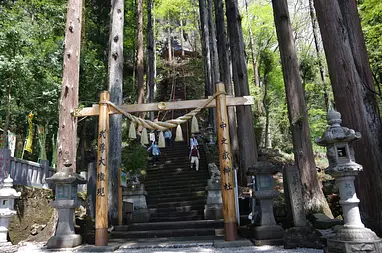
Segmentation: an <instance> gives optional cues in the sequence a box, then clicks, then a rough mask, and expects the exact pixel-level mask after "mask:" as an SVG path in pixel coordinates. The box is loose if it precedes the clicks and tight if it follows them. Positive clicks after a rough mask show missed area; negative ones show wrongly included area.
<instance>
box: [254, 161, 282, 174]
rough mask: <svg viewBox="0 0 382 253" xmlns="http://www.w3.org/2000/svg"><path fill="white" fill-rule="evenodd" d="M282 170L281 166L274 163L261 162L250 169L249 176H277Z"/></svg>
mask: <svg viewBox="0 0 382 253" xmlns="http://www.w3.org/2000/svg"><path fill="white" fill-rule="evenodd" d="M281 169H282V168H281V166H279V165H276V164H274V163H272V162H268V161H259V162H256V163H255V164H254V165H253V166H251V167H249V168H248V171H247V176H254V175H259V174H276V173H277V172H280V171H281Z"/></svg>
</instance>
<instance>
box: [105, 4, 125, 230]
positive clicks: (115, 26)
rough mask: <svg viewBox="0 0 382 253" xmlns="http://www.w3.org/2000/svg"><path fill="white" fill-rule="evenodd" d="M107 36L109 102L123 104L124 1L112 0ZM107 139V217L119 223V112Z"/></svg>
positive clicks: (111, 121)
mask: <svg viewBox="0 0 382 253" xmlns="http://www.w3.org/2000/svg"><path fill="white" fill-rule="evenodd" d="M110 13H111V15H110V17H111V20H110V36H109V47H110V48H109V59H108V61H109V92H110V101H111V102H113V103H115V104H117V105H121V104H122V86H123V27H124V1H123V0H111V12H110ZM109 127H110V128H109V129H110V130H109V131H110V142H109V151H110V152H109V160H108V162H109V198H108V206H109V218H110V219H109V220H110V221H111V222H112V224H117V222H118V169H119V167H120V166H121V155H122V151H121V149H122V115H120V114H116V115H110V125H109Z"/></svg>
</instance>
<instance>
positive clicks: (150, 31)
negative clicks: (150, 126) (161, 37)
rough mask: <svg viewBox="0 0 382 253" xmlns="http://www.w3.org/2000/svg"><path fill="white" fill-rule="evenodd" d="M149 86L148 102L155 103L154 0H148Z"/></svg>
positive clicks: (151, 116)
mask: <svg viewBox="0 0 382 253" xmlns="http://www.w3.org/2000/svg"><path fill="white" fill-rule="evenodd" d="M147 55H148V57H147V58H148V59H147V73H146V74H147V83H148V85H147V87H148V102H149V103H153V102H154V97H155V94H154V92H155V85H156V84H155V42H154V31H153V21H152V0H147ZM150 120H154V112H150Z"/></svg>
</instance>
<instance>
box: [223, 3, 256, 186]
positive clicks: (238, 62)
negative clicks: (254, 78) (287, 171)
mask: <svg viewBox="0 0 382 253" xmlns="http://www.w3.org/2000/svg"><path fill="white" fill-rule="evenodd" d="M226 15H227V23H228V34H229V39H230V47H231V59H232V70H233V71H232V72H233V82H234V84H235V85H234V88H235V95H236V96H248V95H249V86H248V72H247V65H246V61H245V49H244V42H243V32H242V28H241V18H240V13H239V9H238V4H237V0H227V1H226ZM236 113H237V122H238V129H237V132H238V136H239V148H240V164H239V166H240V171H239V182H240V185H242V186H246V185H247V176H246V172H247V170H248V168H249V167H250V166H252V165H253V164H254V163H255V162H256V161H257V145H256V139H255V131H254V124H253V113H252V110H251V106H237V107H236Z"/></svg>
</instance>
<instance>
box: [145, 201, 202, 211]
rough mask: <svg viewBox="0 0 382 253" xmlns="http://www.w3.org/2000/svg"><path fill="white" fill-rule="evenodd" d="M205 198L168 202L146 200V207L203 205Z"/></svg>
mask: <svg viewBox="0 0 382 253" xmlns="http://www.w3.org/2000/svg"><path fill="white" fill-rule="evenodd" d="M205 202H206V201H205V199H197V200H186V201H169V202H147V206H148V208H149V209H150V208H172V207H179V206H194V205H204V204H205Z"/></svg>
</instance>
